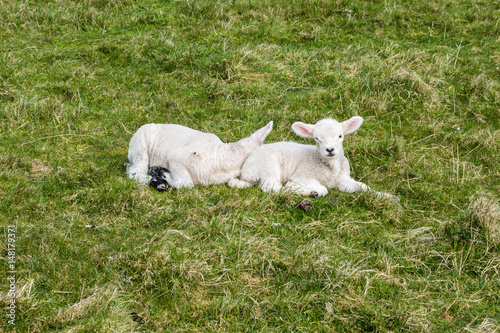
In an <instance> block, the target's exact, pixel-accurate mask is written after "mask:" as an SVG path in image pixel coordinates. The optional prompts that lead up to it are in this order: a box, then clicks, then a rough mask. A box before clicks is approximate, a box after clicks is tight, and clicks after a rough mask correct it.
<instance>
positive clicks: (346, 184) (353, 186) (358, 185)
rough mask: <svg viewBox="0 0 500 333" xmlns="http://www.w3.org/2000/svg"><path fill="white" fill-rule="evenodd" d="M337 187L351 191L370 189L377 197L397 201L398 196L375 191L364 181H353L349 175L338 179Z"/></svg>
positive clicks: (343, 190)
mask: <svg viewBox="0 0 500 333" xmlns="http://www.w3.org/2000/svg"><path fill="white" fill-rule="evenodd" d="M338 187H339V190H341V191H342V192H347V193H353V192H358V191H372V192H374V193H375V194H376V195H377V196H379V197H384V198H388V199H389V200H391V201H399V198H398V197H396V196H394V195H392V194H389V193H384V192H378V191H375V190H373V189H371V188H370V187H369V186H368V185H366V184H365V183H362V182H358V181H355V180H354V179H352V178H350V177H349V178H342V179H340V180H339V182H338Z"/></svg>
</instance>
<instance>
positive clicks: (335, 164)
mask: <svg viewBox="0 0 500 333" xmlns="http://www.w3.org/2000/svg"><path fill="white" fill-rule="evenodd" d="M362 122H363V118H361V117H353V118H351V119H350V120H347V121H345V122H343V123H338V122H337V121H335V120H333V119H324V120H321V121H320V122H318V123H317V124H316V125H307V124H303V123H295V124H293V126H292V128H293V130H294V131H295V132H296V133H297V134H298V135H301V136H304V137H311V138H314V139H315V140H316V143H317V145H316V146H312V145H303V144H298V143H294V142H278V143H272V144H266V145H263V146H261V147H259V148H258V149H256V150H255V151H254V152H253V153H252V154H250V156H249V157H248V159H247V160H246V162H245V163H244V164H243V167H242V170H241V175H240V177H239V179H233V180H231V181H230V182H229V186H232V187H238V188H246V187H250V186H252V185H255V184H258V185H259V186H260V188H261V189H262V190H263V191H266V192H269V191H274V192H277V191H280V190H282V189H284V190H289V191H292V192H295V193H298V194H306V195H312V194H314V195H319V196H324V195H326V194H327V193H328V188H332V187H335V188H338V189H339V190H341V191H343V192H357V191H360V190H363V191H366V190H369V189H370V188H369V187H368V186H367V185H366V184H364V183H362V182H358V181H356V180H354V179H352V178H351V176H350V167H349V161H348V160H347V158H346V157H345V156H344V150H343V148H342V142H343V139H344V135H345V134H348V133H352V132H354V131H355V130H357V129H358V128H359V126H360V125H361V123H362ZM377 193H378V194H381V195H386V194H383V193H379V192H377Z"/></svg>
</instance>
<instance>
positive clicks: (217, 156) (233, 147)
mask: <svg viewBox="0 0 500 333" xmlns="http://www.w3.org/2000/svg"><path fill="white" fill-rule="evenodd" d="M272 126H273V122H272V121H271V122H269V123H268V124H267V125H266V126H265V127H263V128H261V129H259V130H258V131H256V132H255V133H254V134H252V135H251V136H250V137H248V138H245V139H242V140H240V141H238V142H235V143H223V142H222V141H221V140H220V139H219V138H218V137H217V136H216V135H214V134H210V133H204V132H200V131H197V130H194V129H191V128H188V127H184V126H181V125H174V124H147V125H144V126H142V127H141V128H139V129H138V130H137V132H136V133H135V134H134V135H133V136H132V139H131V140H130V145H129V150H128V159H129V161H130V164H129V166H128V167H127V174H128V176H129V178H132V179H136V180H137V181H139V182H140V183H142V184H146V183H148V182H149V180H150V176H149V175H148V170H149V167H152V166H159V167H164V168H166V169H168V171H169V172H168V173H167V175H166V180H167V182H168V184H169V185H170V186H172V187H173V188H177V189H178V188H182V187H193V186H194V185H195V184H202V185H209V184H221V183H225V182H227V181H229V180H231V179H233V178H235V177H237V176H238V175H239V173H240V170H241V166H242V165H243V163H244V162H245V160H246V158H247V157H248V155H250V153H251V152H253V151H254V150H255V149H256V148H257V147H259V146H260V145H262V143H263V142H264V139H265V138H266V137H267V135H268V134H269V132H270V131H271V129H272Z"/></svg>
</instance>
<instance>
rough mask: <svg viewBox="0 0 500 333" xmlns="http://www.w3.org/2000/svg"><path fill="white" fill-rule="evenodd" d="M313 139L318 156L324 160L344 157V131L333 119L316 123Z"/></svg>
mask: <svg viewBox="0 0 500 333" xmlns="http://www.w3.org/2000/svg"><path fill="white" fill-rule="evenodd" d="M313 137H314V140H315V141H316V147H317V148H318V152H319V154H320V155H321V156H322V157H323V158H325V159H332V158H338V157H340V156H344V148H343V146H342V143H343V142H344V129H343V127H342V125H341V124H340V123H339V122H337V121H336V120H334V119H323V120H320V121H318V122H317V123H316V125H315V126H314V130H313Z"/></svg>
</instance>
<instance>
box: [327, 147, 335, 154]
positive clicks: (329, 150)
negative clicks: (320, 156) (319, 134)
mask: <svg viewBox="0 0 500 333" xmlns="http://www.w3.org/2000/svg"><path fill="white" fill-rule="evenodd" d="M334 150H335V149H334V148H326V151H327V152H328V153H329V154H331V153H333V151H334Z"/></svg>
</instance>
